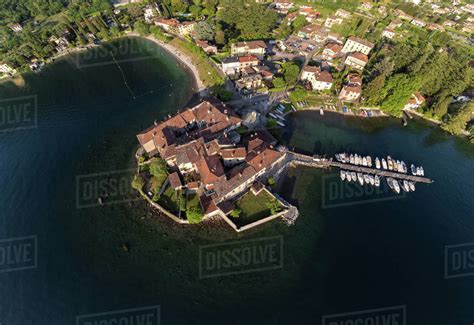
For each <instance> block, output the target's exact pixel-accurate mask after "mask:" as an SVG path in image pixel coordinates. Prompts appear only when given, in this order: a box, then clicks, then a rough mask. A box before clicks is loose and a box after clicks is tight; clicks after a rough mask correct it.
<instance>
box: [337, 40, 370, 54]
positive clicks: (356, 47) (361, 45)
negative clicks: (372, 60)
mask: <svg viewBox="0 0 474 325" xmlns="http://www.w3.org/2000/svg"><path fill="white" fill-rule="evenodd" d="M373 48H374V44H373V43H371V42H369V41H367V40H365V39H363V38H360V37H356V36H351V37H349V39H348V40H347V41H346V43H345V44H344V47H343V48H342V52H344V53H350V52H361V53H364V54H365V55H369V52H370V51H371V50H372V49H373Z"/></svg>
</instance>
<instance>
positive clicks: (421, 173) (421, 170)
mask: <svg viewBox="0 0 474 325" xmlns="http://www.w3.org/2000/svg"><path fill="white" fill-rule="evenodd" d="M420 175H421V176H425V170H424V169H423V167H421V166H420Z"/></svg>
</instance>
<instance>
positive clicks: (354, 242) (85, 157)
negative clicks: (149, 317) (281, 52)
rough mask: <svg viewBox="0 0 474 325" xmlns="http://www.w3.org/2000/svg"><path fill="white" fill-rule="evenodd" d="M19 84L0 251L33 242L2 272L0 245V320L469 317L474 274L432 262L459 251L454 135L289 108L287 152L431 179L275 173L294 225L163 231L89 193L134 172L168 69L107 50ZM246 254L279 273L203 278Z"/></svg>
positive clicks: (254, 266) (438, 322) (253, 267)
mask: <svg viewBox="0 0 474 325" xmlns="http://www.w3.org/2000/svg"><path fill="white" fill-rule="evenodd" d="M110 52H112V53H110ZM25 79H26V85H25V86H24V87H16V86H14V85H12V84H11V83H3V84H0V100H1V101H0V104H1V105H3V107H6V106H9V107H13V106H14V107H20V108H23V109H26V108H28V109H29V110H28V112H29V114H30V117H31V116H32V117H33V118H25V117H24V116H23V115H17V117H18V116H20V122H21V125H20V124H18V125H20V126H22V127H24V129H23V130H15V131H6V129H7V128H8V125H10V124H12V123H17V122H18V119H17V120H16V121H15V122H12V123H10V122H9V123H7V124H5V123H4V124H3V131H5V132H1V133H0V183H1V184H2V187H1V189H0V226H1V227H0V239H5V240H6V239H12V238H17V237H25V236H34V237H32V238H33V240H32V241H30V242H29V243H30V244H31V245H32V246H33V248H34V249H32V247H31V245H30V246H27V247H29V249H32V250H31V252H32V253H33V255H37V259H36V263H30V264H29V265H26V266H27V267H26V268H24V269H22V270H14V269H13V267H12V266H11V265H10V266H9V265H6V264H5V263H3V264H2V263H1V262H2V256H1V254H2V252H4V251H5V250H3V251H2V247H7V246H8V245H7V244H5V243H9V242H12V240H10V241H6V242H5V241H3V242H0V292H1V300H0V324H2V325H17V324H19V325H23V324H48V325H49V324H76V321H77V323H80V324H82V323H81V321H82V320H83V319H84V317H83V316H81V315H86V314H95V313H104V312H109V311H118V310H125V309H131V308H143V307H148V306H160V314H161V315H160V319H161V323H162V324H222V323H224V322H225V323H229V324H295V323H297V324H322V323H323V316H325V315H331V314H341V313H350V312H357V311H363V310H371V309H379V308H384V307H393V306H404V309H405V313H406V323H407V324H417V325H418V324H430V325H431V324H435V325H446V324H472V323H473V322H474V308H473V306H474V276H472V275H469V268H465V269H463V270H459V269H458V268H453V267H452V265H451V264H448V275H449V274H454V273H455V274H456V275H463V276H459V277H449V276H448V278H447V277H446V274H445V264H446V256H447V257H448V259H447V261H448V263H451V258H452V256H457V255H453V254H456V253H458V252H460V251H461V250H460V249H459V248H457V247H454V248H448V255H446V253H445V250H446V247H445V246H446V245H454V244H463V243H469V242H474V215H473V210H474V202H473V197H474V190H473V187H472V182H473V180H474V179H473V172H474V150H473V146H472V145H469V144H468V143H467V142H466V141H464V140H460V139H455V138H453V137H449V136H447V135H445V134H444V133H442V132H441V131H439V130H436V129H434V128H431V127H428V126H426V125H424V124H423V123H420V122H413V121H412V122H410V123H409V125H408V126H407V127H402V126H401V125H400V123H399V121H397V120H392V119H383V120H361V119H358V118H342V117H340V116H338V115H333V114H326V115H325V116H319V114H317V113H314V112H299V113H296V114H294V115H293V116H292V118H291V119H290V123H289V124H290V127H289V128H288V130H287V131H286V133H285V134H282V138H283V139H285V142H286V144H287V145H288V146H291V147H295V148H296V149H298V150H300V151H305V152H308V153H311V154H312V153H318V154H327V155H331V154H334V153H335V152H339V151H343V150H344V151H351V152H358V153H360V154H371V155H372V156H377V155H378V156H382V155H391V156H392V157H395V158H398V159H403V160H405V161H406V162H409V163H411V162H413V163H418V164H421V165H423V166H424V169H425V173H426V175H427V176H429V177H430V178H432V179H434V181H435V182H434V183H433V184H429V185H426V184H417V190H416V191H415V192H414V193H409V194H407V195H405V196H394V195H392V194H391V193H390V192H388V191H383V192H373V191H372V192H371V191H370V190H369V189H367V188H366V189H358V188H356V187H354V188H353V189H352V191H351V190H350V189H348V188H343V187H341V186H340V184H342V183H341V182H340V181H339V179H338V173H337V171H335V170H334V171H323V170H317V169H309V168H294V169H290V170H289V171H288V173H287V175H286V177H285V179H284V180H282V181H281V184H280V193H281V194H282V195H283V196H284V197H285V198H287V199H288V200H289V201H291V202H294V203H297V204H298V205H299V207H300V216H299V218H298V220H297V222H296V224H295V225H294V226H291V227H289V226H287V225H286V224H285V223H284V222H282V221H279V220H278V221H274V222H271V223H268V224H266V225H264V226H262V227H260V228H258V227H257V228H255V229H253V230H250V231H249V232H246V233H243V234H236V233H235V232H233V231H232V230H230V227H228V226H227V225H226V224H225V223H223V222H218V221H214V222H212V223H205V224H202V225H198V226H181V225H176V224H174V223H173V222H171V221H170V220H168V219H166V218H164V217H161V216H158V215H157V214H156V213H155V212H154V211H152V210H151V209H150V208H149V207H148V206H147V205H146V204H145V203H144V202H143V201H141V200H137V197H136V195H135V194H133V193H132V194H130V193H128V192H127V190H119V192H120V193H119V195H116V196H114V194H111V191H110V189H109V191H108V193H109V194H110V196H106V197H104V200H105V203H106V205H103V206H99V205H98V204H97V200H96V198H97V195H95V193H100V192H101V190H100V189H98V190H97V191H96V192H94V190H95V189H96V188H95V187H94V186H95V185H97V184H99V183H100V181H101V180H103V179H107V180H111V179H112V180H117V181H118V182H119V183H120V182H121V181H122V180H124V179H127V178H128V179H129V178H130V175H132V174H133V168H134V158H133V156H134V153H135V150H136V149H137V141H136V137H135V135H136V134H137V133H138V132H139V131H141V130H143V129H144V128H146V127H148V126H150V125H152V124H153V121H154V120H161V119H163V118H164V117H165V116H166V115H168V114H170V113H172V112H175V111H176V110H177V109H178V108H182V107H184V106H185V105H186V103H187V102H188V101H189V100H190V99H191V96H192V94H193V90H192V88H193V87H194V83H193V81H192V76H191V75H190V74H189V73H188V72H187V71H185V70H184V69H182V67H180V66H178V65H177V62H176V61H175V59H174V58H173V57H171V56H169V55H168V54H166V53H165V52H164V51H163V50H161V49H160V48H159V47H157V46H155V45H153V44H152V43H151V42H149V41H146V40H141V39H137V38H132V39H125V40H117V41H114V42H111V43H109V44H107V45H106V46H105V47H101V48H96V49H94V50H93V51H92V52H84V53H80V54H75V55H73V56H70V57H66V58H64V59H62V60H59V61H58V62H56V63H55V64H52V65H49V66H48V67H46V68H45V69H44V71H43V72H41V73H40V74H37V75H36V74H30V75H27V76H26V77H25ZM31 107H32V108H33V110H31V109H30V108H31ZM22 118H23V120H21V119H22ZM91 193H92V194H91ZM22 240H23V241H24V242H27V241H28V240H29V239H21V240H20V241H22ZM249 240H255V241H249ZM255 243H258V244H255ZM262 243H265V244H262ZM275 243H276V244H275ZM2 245H3V246H2ZM207 245H213V246H211V247H209V246H207ZM216 245H217V246H216ZM239 245H240V246H239ZM255 245H257V246H258V245H260V246H259V247H260V248H262V247H263V248H268V249H270V250H271V249H276V250H277V255H278V257H277V261H276V262H271V263H269V264H268V263H267V264H266V265H263V264H262V261H261V260H258V261H257V260H255V259H253V260H252V261H250V262H249V263H246V264H242V265H240V268H235V269H234V271H236V272H233V274H227V273H226V272H225V271H222V272H220V271H219V270H217V272H216V269H214V270H213V273H212V272H208V271H209V269H206V267H208V266H209V265H207V264H206V262H207V260H206V259H205V257H206V256H207V255H206V253H205V252H206V250H207V251H209V250H214V251H219V250H220V251H221V252H222V251H224V250H225V247H231V248H232V247H234V248H235V247H242V246H244V247H245V246H246V247H254V246H255ZM16 247H19V246H18V245H17V246H16ZM24 247H25V246H24ZM463 247H464V246H463ZM449 249H451V250H449ZM200 252H201V254H200ZM203 252H204V253H203ZM267 252H268V251H267ZM216 256H217V255H216ZM262 256H263V255H262ZM203 258H204V260H203ZM473 262H474V261H473ZM268 266H271V267H268ZM450 267H451V268H453V269H452V270H450V269H449V268H450ZM203 268H204V271H203ZM244 272H246V273H244ZM453 272H454V273H453ZM456 272H457V273H456ZM382 313H384V311H382ZM385 313H388V312H386V311H385ZM107 315H112V314H111V313H109V314H107ZM99 317H103V318H104V317H105V318H107V317H109V316H99ZM338 317H343V316H338ZM348 317H351V316H348ZM110 319H112V316H110V317H109V320H110ZM109 323H110V322H109ZM96 324H99V323H98V322H96ZM96 324H94V325H96ZM104 324H105V323H104ZM127 324H132V323H127ZM133 324H134V325H136V324H135V323H133ZM137 324H138V323H137ZM326 324H329V323H328V321H326ZM339 324H342V323H338V325H339ZM347 324H349V323H347ZM391 324H392V323H391ZM393 324H395V323H393Z"/></svg>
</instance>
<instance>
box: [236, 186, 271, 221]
mask: <svg viewBox="0 0 474 325" xmlns="http://www.w3.org/2000/svg"><path fill="white" fill-rule="evenodd" d="M271 200H272V197H271V196H270V195H269V194H268V193H267V192H265V191H262V192H260V193H259V194H258V195H257V196H255V195H254V194H253V193H252V192H251V191H249V192H248V193H246V194H245V195H244V196H243V197H241V198H240V199H239V200H238V201H237V202H235V206H236V207H237V208H239V209H241V210H242V212H241V213H240V216H239V217H238V218H232V217H231V219H232V220H233V221H234V222H235V224H236V225H237V226H245V225H247V224H249V223H252V222H255V221H257V220H260V219H263V218H265V217H269V216H270V214H271V212H270V209H269V208H268V206H267V203H269V202H270V201H271Z"/></svg>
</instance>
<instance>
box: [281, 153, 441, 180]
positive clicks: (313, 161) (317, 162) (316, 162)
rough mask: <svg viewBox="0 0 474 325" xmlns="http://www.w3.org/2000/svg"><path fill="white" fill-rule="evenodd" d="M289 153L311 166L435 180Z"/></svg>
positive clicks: (297, 160)
mask: <svg viewBox="0 0 474 325" xmlns="http://www.w3.org/2000/svg"><path fill="white" fill-rule="evenodd" d="M288 154H289V155H290V156H291V158H292V161H293V162H295V163H296V164H300V165H305V166H309V167H319V168H324V167H337V168H340V169H343V170H350V171H353V172H356V173H363V174H373V175H379V176H383V177H392V178H395V179H403V180H407V181H412V182H416V183H426V184H430V183H433V180H431V179H429V178H427V177H423V176H416V175H410V174H402V173H397V172H395V171H391V170H387V169H376V168H371V167H366V166H357V165H352V164H344V163H341V162H337V161H333V160H325V159H318V158H315V157H312V156H307V155H303V154H300V153H296V152H292V151H288Z"/></svg>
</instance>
